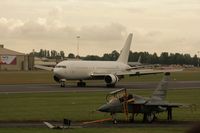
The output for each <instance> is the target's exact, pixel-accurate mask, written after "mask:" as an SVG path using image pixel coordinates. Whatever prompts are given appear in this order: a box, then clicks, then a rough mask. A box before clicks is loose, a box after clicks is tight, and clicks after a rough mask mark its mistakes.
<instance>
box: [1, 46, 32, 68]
mask: <svg viewBox="0 0 200 133" xmlns="http://www.w3.org/2000/svg"><path fill="white" fill-rule="evenodd" d="M33 66H34V58H33V56H31V55H26V54H24V53H20V52H17V51H13V50H10V49H6V48H4V45H2V44H1V45H0V71H11V70H13V71H20V70H25V71H26V70H32V69H33Z"/></svg>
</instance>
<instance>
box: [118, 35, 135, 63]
mask: <svg viewBox="0 0 200 133" xmlns="http://www.w3.org/2000/svg"><path fill="white" fill-rule="evenodd" d="M132 37H133V34H132V33H130V34H129V35H128V38H127V40H126V42H125V45H124V47H123V49H122V51H121V53H120V56H119V58H118V59H117V61H118V62H122V63H124V64H127V63H128V57H129V51H130V46H131V42H132Z"/></svg>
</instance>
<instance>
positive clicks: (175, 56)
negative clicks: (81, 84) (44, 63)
mask: <svg viewBox="0 0 200 133" xmlns="http://www.w3.org/2000/svg"><path fill="white" fill-rule="evenodd" d="M33 54H34V56H35V57H45V58H49V59H65V58H77V57H76V56H75V54H73V53H69V54H68V55H67V56H66V55H65V52H64V51H59V52H58V51H56V50H51V51H49V50H43V49H41V50H40V51H39V52H34V53H33ZM140 56H141V63H144V64H163V65H170V64H178V65H194V66H198V61H199V60H198V59H199V58H198V56H197V55H194V56H191V55H190V54H180V53H168V52H162V53H161V54H160V55H159V56H158V55H157V53H153V54H150V53H148V52H132V51H130V54H129V62H136V61H137V60H138V58H139V57H140ZM118 57H119V52H117V51H116V50H114V51H112V52H111V53H105V54H104V55H103V56H98V55H87V56H84V57H79V58H80V59H83V60H103V61H115V60H117V58H118Z"/></svg>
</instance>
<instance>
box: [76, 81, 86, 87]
mask: <svg viewBox="0 0 200 133" xmlns="http://www.w3.org/2000/svg"><path fill="white" fill-rule="evenodd" d="M77 86H78V87H85V86H86V83H85V82H83V81H82V80H80V82H78V83H77Z"/></svg>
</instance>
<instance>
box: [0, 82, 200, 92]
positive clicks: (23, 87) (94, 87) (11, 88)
mask: <svg viewBox="0 0 200 133" xmlns="http://www.w3.org/2000/svg"><path fill="white" fill-rule="evenodd" d="M158 83H159V82H126V83H124V82H123V83H120V82H119V83H118V84H117V85H116V87H115V88H107V87H105V84H104V83H89V84H88V85H87V86H86V87H77V86H76V84H72V83H71V84H67V85H66V87H64V88H61V87H60V85H59V84H17V85H0V93H36V92H87V91H88V92H90V91H91V92H92V91H111V90H115V89H119V88H127V89H154V88H156V86H157V85H158ZM169 88H170V89H188V88H196V89H200V81H171V82H169Z"/></svg>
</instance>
